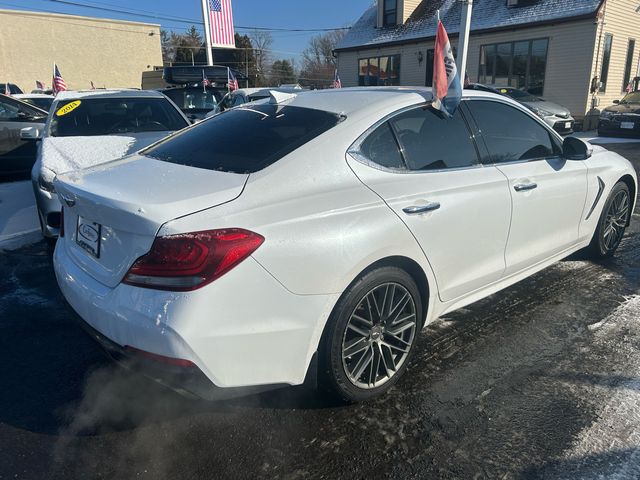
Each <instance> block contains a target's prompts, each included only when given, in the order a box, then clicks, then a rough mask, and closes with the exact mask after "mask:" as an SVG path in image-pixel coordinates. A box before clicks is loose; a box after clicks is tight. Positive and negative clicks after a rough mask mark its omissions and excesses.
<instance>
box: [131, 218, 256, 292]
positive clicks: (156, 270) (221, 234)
mask: <svg viewBox="0 0 640 480" xmlns="http://www.w3.org/2000/svg"><path fill="white" fill-rule="evenodd" d="M263 242H264V237H262V236H261V235H258V234H257V233H253V232H250V231H248V230H243V229H240V228H229V229H224V230H207V231H204V232H194V233H184V234H180V235H170V236H166V237H157V238H156V239H155V241H154V242H153V245H152V246H151V250H150V251H149V253H147V254H146V255H143V256H142V257H140V258H139V259H138V260H136V262H135V263H134V264H133V266H132V267H131V268H130V269H129V271H128V272H127V274H126V275H125V277H124V279H123V280H122V281H123V283H126V284H128V285H135V286H138V287H145V288H154V289H157V290H171V291H189V290H196V289H198V288H200V287H203V286H204V285H207V284H208V283H211V282H213V281H214V280H215V279H216V278H219V277H221V276H222V275H224V274H225V273H227V272H228V271H229V270H231V269H232V268H234V267H235V266H236V265H238V264H239V263H240V262H242V261H243V260H244V259H246V258H247V257H248V256H249V255H251V254H252V253H253V252H254V251H255V250H256V249H257V248H258V247H259V246H260V245H262V243H263Z"/></svg>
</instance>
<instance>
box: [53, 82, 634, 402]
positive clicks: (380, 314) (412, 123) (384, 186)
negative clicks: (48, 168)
mask: <svg viewBox="0 0 640 480" xmlns="http://www.w3.org/2000/svg"><path fill="white" fill-rule="evenodd" d="M430 102H431V90H430V89H409V88H390V87H385V88H381V89H375V88H355V89H339V90H325V91H313V92H304V93H300V94H299V95H297V96H294V97H292V96H288V97H287V99H286V100H284V101H282V102H280V103H278V101H277V100H275V98H274V99H272V101H271V102H268V101H267V102H264V103H261V104H255V103H254V104H251V105H246V106H240V107H237V108H234V109H231V110H229V111H227V112H224V113H222V114H220V115H217V116H215V117H213V118H210V119H208V120H205V121H203V122H201V123H199V124H197V125H194V126H192V127H190V128H187V129H185V130H183V131H181V132H179V133H177V134H175V135H174V136H172V137H169V138H168V139H166V140H164V141H162V142H159V143H158V144H156V145H154V146H152V147H150V148H148V149H145V150H143V151H141V152H139V153H138V154H136V155H132V156H128V157H125V158H124V159H122V160H120V161H115V162H111V163H110V164H108V165H104V166H98V167H95V168H91V169H88V170H83V171H79V172H74V173H71V174H66V175H59V176H58V177H57V179H56V182H55V186H56V189H57V191H58V193H59V195H60V198H61V199H62V201H63V203H64V238H61V239H60V241H59V242H58V244H57V246H56V249H55V254H54V265H55V272H56V276H57V279H58V283H59V285H60V288H61V289H62V292H63V294H64V296H65V297H66V299H67V300H68V301H69V303H70V304H71V305H72V307H73V308H74V309H75V311H76V312H78V314H79V315H80V316H81V317H82V318H83V319H84V321H85V322H86V324H87V325H88V328H89V329H90V330H91V332H92V334H93V336H94V337H95V338H97V339H99V340H100V341H101V342H102V343H103V344H104V345H105V346H106V347H107V349H108V350H109V351H111V352H114V354H117V356H118V357H119V358H122V357H123V356H124V357H127V358H131V359H135V360H136V361H137V362H138V363H139V364H140V365H141V366H142V368H152V369H153V373H152V374H151V375H152V376H153V378H156V379H158V378H161V379H163V381H164V382H165V383H166V384H169V385H172V386H174V388H178V389H179V390H181V391H188V392H191V393H193V394H196V395H199V396H203V397H206V398H211V397H215V396H216V395H219V394H220V392H222V394H224V393H225V392H224V391H225V389H226V390H227V391H231V392H235V391H236V389H237V388H239V389H240V390H243V389H245V390H246V389H248V388H249V389H250V388H268V387H272V386H278V385H297V384H301V383H303V382H304V381H305V379H310V378H313V377H314V374H315V373H316V372H317V373H318V376H319V379H320V381H321V382H322V384H323V385H324V386H326V387H327V388H329V389H330V390H331V391H333V392H334V393H336V394H337V395H338V396H339V397H341V398H343V399H345V400H348V401H358V400H364V399H368V398H371V397H374V396H376V395H379V394H381V393H382V392H384V391H385V390H387V389H388V388H389V387H390V386H391V385H393V384H394V383H395V382H396V381H397V380H398V378H399V377H400V376H401V375H402V374H403V372H404V371H405V369H406V367H407V363H408V362H409V359H410V358H411V354H412V352H413V351H414V350H415V348H416V338H417V335H418V332H419V331H420V329H421V328H422V327H424V326H425V325H426V324H428V323H429V322H432V321H433V320H435V319H436V318H438V317H439V316H441V315H443V314H446V313H448V312H451V311H452V310H455V309H458V308H461V307H463V306H465V305H467V304H469V303H472V302H474V301H476V300H478V299H481V298H483V297H486V296H487V295H490V294H492V293H495V292H497V291H498V290H500V289H503V288H505V287H507V286H509V285H511V284H513V283H515V282H517V281H519V280H522V279H523V278H525V277H528V276H529V275H532V274H533V273H535V272H537V271H539V270H541V269H543V268H545V267H547V266H549V265H551V264H552V263H554V262H557V261H558V260H560V259H562V258H564V257H566V256H568V255H569V254H571V253H572V252H575V251H577V250H580V249H583V248H585V247H588V248H589V249H590V252H591V253H592V254H593V255H595V256H596V257H603V256H608V255H611V254H613V252H614V251H615V250H616V248H617V246H618V244H619V243H620V240H621V239H622V236H623V234H624V231H625V228H626V226H627V225H628V224H629V221H630V218H631V217H630V214H631V212H632V210H633V206H634V203H635V198H636V192H637V178H636V174H635V171H634V169H633V167H632V166H631V164H630V163H629V162H628V161H627V160H625V159H624V158H622V157H621V156H619V155H617V154H615V153H611V152H608V151H606V150H605V149H603V148H601V147H591V146H590V145H589V144H587V143H585V142H583V141H581V140H579V139H576V138H567V139H564V140H563V139H562V138H561V137H560V135H559V134H557V133H556V132H554V131H553V129H551V128H550V127H549V126H548V125H547V124H545V123H544V122H543V121H542V120H541V119H540V118H538V117H537V116H536V115H534V114H533V113H532V112H531V111H529V110H528V109H526V108H525V107H524V106H522V105H520V104H519V103H517V102H515V101H513V100H511V99H509V98H507V97H503V96H498V95H494V94H489V93H484V92H476V91H465V92H464V97H463V102H462V105H461V107H460V108H459V109H458V111H457V113H456V115H455V116H454V117H453V118H452V119H443V118H442V116H441V115H439V114H438V113H437V112H436V111H434V110H433V109H432V108H431V107H430V106H429V105H430Z"/></svg>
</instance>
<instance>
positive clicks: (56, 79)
mask: <svg viewBox="0 0 640 480" xmlns="http://www.w3.org/2000/svg"><path fill="white" fill-rule="evenodd" d="M52 84H53V88H52V90H53V94H54V95H57V94H58V93H60V92H64V91H66V90H67V84H66V83H64V78H62V75H60V70H58V65H56V64H55V63H54V64H53V81H52Z"/></svg>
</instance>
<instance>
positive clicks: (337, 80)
mask: <svg viewBox="0 0 640 480" xmlns="http://www.w3.org/2000/svg"><path fill="white" fill-rule="evenodd" d="M331 86H332V87H333V88H342V81H341V80H340V77H339V76H338V70H337V69H336V73H335V75H334V76H333V83H332V84H331Z"/></svg>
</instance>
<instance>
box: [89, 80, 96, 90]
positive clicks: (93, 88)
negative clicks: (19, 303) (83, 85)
mask: <svg viewBox="0 0 640 480" xmlns="http://www.w3.org/2000/svg"><path fill="white" fill-rule="evenodd" d="M89 83H91V90H95V89H96V86H95V85H94V84H93V80H91V81H90V82H89Z"/></svg>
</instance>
